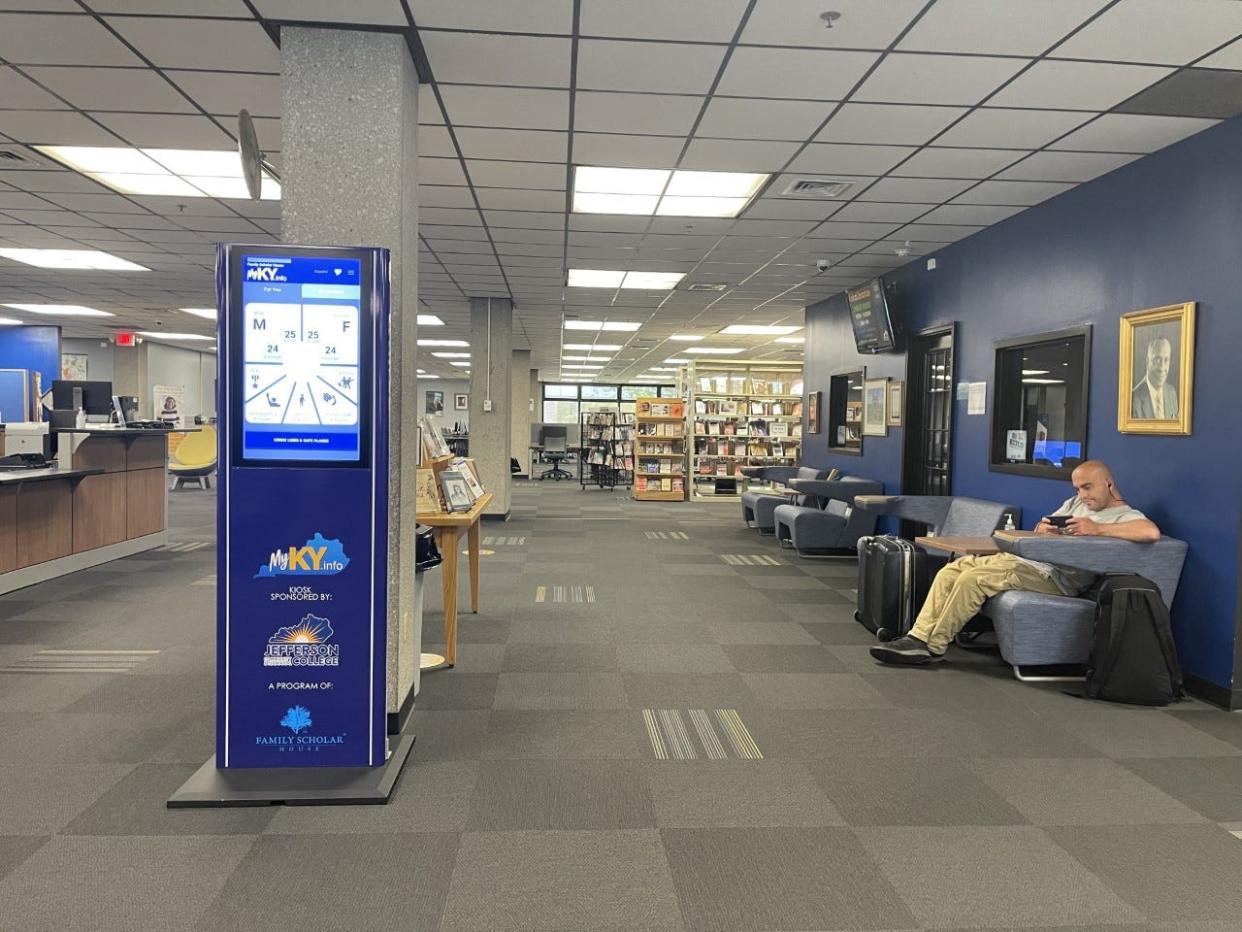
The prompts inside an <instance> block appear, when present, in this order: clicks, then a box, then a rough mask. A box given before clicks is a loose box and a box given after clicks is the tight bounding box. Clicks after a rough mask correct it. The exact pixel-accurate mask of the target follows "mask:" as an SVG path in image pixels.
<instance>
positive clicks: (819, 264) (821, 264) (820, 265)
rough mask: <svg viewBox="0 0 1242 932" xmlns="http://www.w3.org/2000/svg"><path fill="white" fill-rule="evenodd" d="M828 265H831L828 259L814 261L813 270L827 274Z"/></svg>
mask: <svg viewBox="0 0 1242 932" xmlns="http://www.w3.org/2000/svg"><path fill="white" fill-rule="evenodd" d="M830 265H832V260H830V259H816V260H815V268H817V269H819V270H820V271H821V272H827V271H828V266H830Z"/></svg>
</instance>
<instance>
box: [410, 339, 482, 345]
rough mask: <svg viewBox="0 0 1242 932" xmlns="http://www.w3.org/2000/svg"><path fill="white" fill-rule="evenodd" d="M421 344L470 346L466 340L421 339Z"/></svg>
mask: <svg viewBox="0 0 1242 932" xmlns="http://www.w3.org/2000/svg"><path fill="white" fill-rule="evenodd" d="M418 345H419V346H469V345H470V344H469V343H467V342H466V341H465V340H419V341H418Z"/></svg>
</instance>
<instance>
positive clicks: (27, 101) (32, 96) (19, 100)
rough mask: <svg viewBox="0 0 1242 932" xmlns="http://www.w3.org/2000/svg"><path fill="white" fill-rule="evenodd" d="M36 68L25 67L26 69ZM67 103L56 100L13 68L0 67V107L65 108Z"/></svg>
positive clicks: (16, 108) (22, 108)
mask: <svg viewBox="0 0 1242 932" xmlns="http://www.w3.org/2000/svg"><path fill="white" fill-rule="evenodd" d="M34 70H36V69H33V68H27V69H26V71H34ZM67 108H68V105H67V104H65V103H62V102H61V101H59V100H57V99H56V97H55V96H53V95H52V94H49V93H48V92H47V91H45V90H43V88H41V87H39V86H38V85H37V84H35V83H34V82H33V81H29V80H27V79H26V78H24V77H22V76H21V75H20V74H18V73H17V71H16V70H14V69H13V68H7V67H0V109H5V110H10V109H11V110H65V109H67Z"/></svg>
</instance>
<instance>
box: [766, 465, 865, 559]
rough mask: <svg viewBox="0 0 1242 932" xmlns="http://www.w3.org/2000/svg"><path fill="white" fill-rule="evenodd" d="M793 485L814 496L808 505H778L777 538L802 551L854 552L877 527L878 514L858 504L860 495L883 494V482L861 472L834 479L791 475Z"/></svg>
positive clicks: (801, 552)
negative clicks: (799, 477)
mask: <svg viewBox="0 0 1242 932" xmlns="http://www.w3.org/2000/svg"><path fill="white" fill-rule="evenodd" d="M789 485H790V487H791V488H793V489H794V490H795V491H797V492H798V493H799V494H801V495H806V496H808V498H809V499H810V500H811V503H810V504H807V505H777V506H776V511H775V512H774V514H773V519H774V521H775V530H776V539H777V541H778V542H779V543H780V544H781V545H782V546H791V547H793V548H794V549H795V550H797V551H798V553H799V554H802V555H806V554H830V553H834V552H837V551H844V552H848V553H850V554H852V553H853V552H854V548H855V546H856V545H857V543H858V538H860V537H865V536H866V535H868V534H871V533H873V532H874V531H875V519H876V515H875V512H873V511H866V510H864V509H861V508H855V507H854V497H855V496H858V495H879V494H880V493H882V492H883V491H884V485H883V483H880V482H877V481H875V480H874V479H863V478H861V477H860V476H841V477H840V478H839V479H834V480H832V481H827V480H822V479H791V480H789Z"/></svg>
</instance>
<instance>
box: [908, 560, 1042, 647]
mask: <svg viewBox="0 0 1242 932" xmlns="http://www.w3.org/2000/svg"><path fill="white" fill-rule="evenodd" d="M1010 589H1024V590H1026V591H1028V592H1046V593H1049V594H1050V595H1061V594H1062V593H1061V590H1060V589H1058V588H1057V584H1056V583H1054V582H1053V581H1052V580H1051V579H1049V578H1048V577H1047V576H1045V575H1043V574H1042V573H1040V572H1039V571H1038V570H1037V569H1035V568H1034V567H1033V566H1031V565H1030V564H1028V563H1023V562H1022V561H1021V560H1019V559H1018V558H1017V557H1015V556H1014V555H1013V554H1009V553H998V554H994V555H992V556H986V557H962V558H961V559H960V560H954V561H953V562H952V563H950V564H948V565H947V566H946V567H945V568H944V569H942V570H941V571H940V572H939V573H937V574H936V578H935V580H934V581H933V582H932V585H931V589H930V590H929V591H928V593H927V601H926V602H925V603H923V610H922V611H921V612H919V617H918V620H917V621H916V622H915V623H914V627H913V628H912V629H911V630H910V633H911V634H913V635H914V636H915V637H917V638H918V639H919V640H921V641H926V642H927V646H928V648H930V650H931V652H932V653H933V654H943V653H944V652H945V651H946V650H948V649H949V645H950V644H951V643H952V642H953V639H954V638H955V637H956V636H957V633H958V632H959V631H961V630H962V629H963V628H964V627H966V623H967V622H969V621H970V619H972V618H974V617H975V615H977V614H978V613H979V609H980V608H982V607H983V603H984V602H986V601H987V600H988V599H989V598H990V597H992V596H994V595H996V594H997V593H1000V592H1006V591H1008V590H1010Z"/></svg>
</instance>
